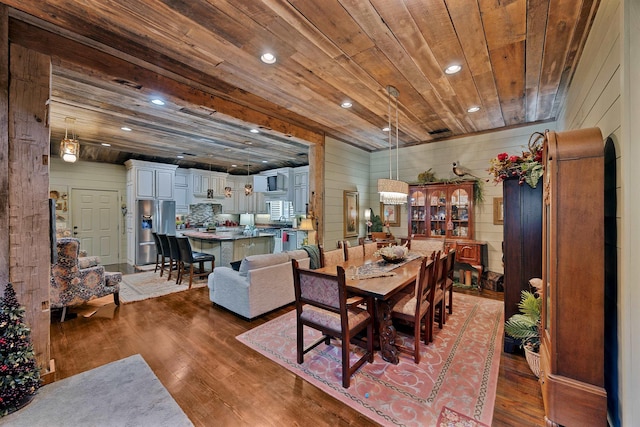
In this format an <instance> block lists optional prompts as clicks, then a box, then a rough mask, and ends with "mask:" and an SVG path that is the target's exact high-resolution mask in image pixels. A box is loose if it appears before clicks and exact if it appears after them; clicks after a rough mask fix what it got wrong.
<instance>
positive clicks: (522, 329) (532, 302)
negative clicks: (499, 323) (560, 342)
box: [504, 290, 542, 352]
mask: <svg viewBox="0 0 640 427" xmlns="http://www.w3.org/2000/svg"><path fill="white" fill-rule="evenodd" d="M518 309H519V310H520V313H518V314H514V315H513V316H511V317H510V318H509V320H507V321H506V322H505V324H504V330H505V332H506V333H507V335H509V336H510V337H513V338H515V339H518V340H520V341H521V343H522V346H528V347H529V348H530V349H531V350H533V351H535V352H537V351H538V350H539V348H540V313H541V310H542V300H541V299H540V298H539V297H538V296H536V295H535V294H534V293H532V292H530V291H527V290H524V291H522V297H521V299H520V302H519V303H518Z"/></svg>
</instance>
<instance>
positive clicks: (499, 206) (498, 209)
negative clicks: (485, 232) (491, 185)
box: [493, 197, 504, 225]
mask: <svg viewBox="0 0 640 427" xmlns="http://www.w3.org/2000/svg"><path fill="white" fill-rule="evenodd" d="M493 223H494V224H495V225H500V224H504V206H503V202H502V197H494V198H493Z"/></svg>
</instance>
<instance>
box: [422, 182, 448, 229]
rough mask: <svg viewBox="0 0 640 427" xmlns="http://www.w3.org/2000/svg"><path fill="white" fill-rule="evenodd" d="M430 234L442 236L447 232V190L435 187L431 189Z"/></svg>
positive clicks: (429, 198)
mask: <svg viewBox="0 0 640 427" xmlns="http://www.w3.org/2000/svg"><path fill="white" fill-rule="evenodd" d="M427 201H428V203H429V236H433V237H440V236H444V235H446V233H447V219H448V218H447V191H446V189H445V188H442V187H441V188H438V187H435V188H433V189H431V190H430V191H429V194H428V198H427Z"/></svg>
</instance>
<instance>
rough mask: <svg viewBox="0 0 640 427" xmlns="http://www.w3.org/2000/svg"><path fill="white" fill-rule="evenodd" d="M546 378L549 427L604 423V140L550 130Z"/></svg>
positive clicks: (592, 132)
mask: <svg viewBox="0 0 640 427" xmlns="http://www.w3.org/2000/svg"><path fill="white" fill-rule="evenodd" d="M544 161H545V172H544V192H543V201H544V209H543V216H542V224H543V229H542V251H543V252H542V279H543V284H544V290H543V291H544V295H543V304H542V336H541V346H540V367H541V374H540V383H541V385H542V397H543V400H544V409H545V418H546V423H547V425H548V426H556V425H563V426H606V425H607V401H606V396H607V394H606V391H605V389H604V289H605V280H604V266H605V251H604V143H603V140H602V135H601V133H600V130H599V129H597V128H591V129H581V130H575V131H569V132H558V133H556V132H549V131H547V132H546V133H545V142H544Z"/></svg>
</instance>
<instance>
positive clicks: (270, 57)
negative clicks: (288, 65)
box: [260, 52, 276, 64]
mask: <svg viewBox="0 0 640 427" xmlns="http://www.w3.org/2000/svg"><path fill="white" fill-rule="evenodd" d="M260 60H261V61H262V62H264V63H265V64H275V62H276V56H275V55H274V54H273V53H271V52H265V53H264V54H263V55H262V56H261V57H260Z"/></svg>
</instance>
